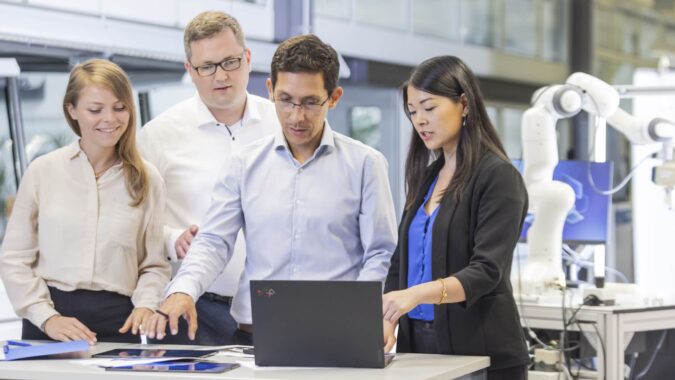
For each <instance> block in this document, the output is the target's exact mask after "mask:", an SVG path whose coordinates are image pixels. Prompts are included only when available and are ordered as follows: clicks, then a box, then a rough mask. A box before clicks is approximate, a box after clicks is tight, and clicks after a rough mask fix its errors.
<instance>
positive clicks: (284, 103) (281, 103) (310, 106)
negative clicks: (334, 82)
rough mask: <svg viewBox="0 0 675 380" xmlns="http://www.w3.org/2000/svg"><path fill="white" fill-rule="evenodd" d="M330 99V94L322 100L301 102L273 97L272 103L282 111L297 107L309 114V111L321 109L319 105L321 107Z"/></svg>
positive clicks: (314, 111) (288, 111) (315, 111)
mask: <svg viewBox="0 0 675 380" xmlns="http://www.w3.org/2000/svg"><path fill="white" fill-rule="evenodd" d="M328 99H330V95H328V97H327V98H326V100H324V101H323V102H318V101H315V100H307V101H304V102H302V103H299V104H298V103H293V102H291V101H290V100H286V99H274V103H276V104H277V106H278V107H279V109H280V110H281V111H283V112H287V113H291V112H293V108H295V107H298V108H300V109H302V110H303V111H305V113H308V114H311V113H317V112H319V111H320V110H321V107H323V105H324V104H326V102H327V101H328Z"/></svg>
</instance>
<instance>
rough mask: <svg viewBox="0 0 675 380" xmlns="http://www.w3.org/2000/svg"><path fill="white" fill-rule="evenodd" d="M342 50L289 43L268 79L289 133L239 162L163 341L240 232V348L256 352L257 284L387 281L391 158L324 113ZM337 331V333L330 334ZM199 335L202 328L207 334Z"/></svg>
mask: <svg viewBox="0 0 675 380" xmlns="http://www.w3.org/2000/svg"><path fill="white" fill-rule="evenodd" d="M338 72H339V62H338V57H337V53H336V52H335V50H334V49H333V48H332V47H330V45H327V44H325V43H323V42H322V41H321V40H319V39H318V38H317V37H315V36H313V35H305V36H297V37H293V38H291V39H289V40H286V41H284V42H283V43H281V44H280V45H279V47H278V49H277V51H276V53H275V54H274V57H273V59H272V72H271V78H270V79H268V80H267V88H268V91H269V93H270V97H271V98H272V99H274V103H275V106H276V112H277V115H278V117H279V122H280V123H281V127H282V128H281V130H280V131H278V132H277V133H276V134H275V135H274V136H270V137H266V138H264V139H261V140H259V141H257V142H255V143H253V144H251V145H249V146H247V147H246V148H244V149H242V150H240V151H238V152H236V153H235V154H234V155H233V158H232V161H231V165H229V166H228V167H227V168H225V169H224V171H223V174H222V175H221V177H220V179H219V181H218V183H217V184H216V187H215V188H214V193H213V203H212V205H211V208H210V209H209V211H208V212H207V214H206V218H205V219H204V223H203V225H202V227H201V229H200V233H199V235H198V236H197V237H196V238H195V240H194V241H193V242H192V245H191V246H190V251H189V254H188V255H187V257H186V259H185V261H184V262H183V265H182V266H181V268H180V271H179V272H178V274H177V275H176V277H175V278H174V280H173V281H172V282H171V284H170V285H169V286H168V288H167V294H169V297H168V298H166V300H165V301H164V303H163V304H162V306H161V307H160V309H159V313H158V314H156V315H155V317H154V318H153V320H152V322H151V323H150V324H149V326H148V331H150V332H149V335H150V336H153V335H157V336H158V337H161V336H162V335H163V334H165V329H166V324H167V322H168V323H169V326H170V330H171V332H170V333H171V334H175V333H176V332H178V325H177V320H178V319H179V317H180V316H182V315H186V316H187V319H188V326H189V332H188V335H189V336H194V335H195V331H199V330H198V329H197V323H195V322H196V319H197V313H198V311H196V310H195V307H194V300H195V299H197V297H198V296H199V294H200V293H201V292H202V291H204V289H205V288H206V287H207V286H208V284H209V283H210V281H211V280H212V279H213V278H215V277H216V276H217V274H218V273H219V272H220V270H222V268H223V267H225V266H226V265H227V264H228V262H229V260H230V259H231V257H232V249H231V248H230V247H231V246H232V243H233V242H234V239H235V237H236V235H237V232H238V231H239V229H240V228H243V229H244V230H245V236H246V243H247V247H246V265H245V269H244V274H243V276H242V278H241V281H240V282H239V288H238V290H237V294H236V296H235V297H234V303H233V305H232V315H233V316H234V317H235V319H236V320H237V322H239V326H238V330H237V333H236V335H235V342H236V343H238V344H252V343H253V335H252V334H253V331H254V326H252V325H251V323H252V316H251V305H250V302H251V299H250V288H249V280H251V279H255V280H260V279H276V280H363V281H367V280H370V281H373V280H374V281H383V280H384V278H385V277H386V275H387V270H388V268H389V262H390V258H391V255H392V253H393V251H394V249H395V247H396V218H395V213H394V204H393V200H392V196H391V191H390V188H389V180H388V178H387V162H386V160H385V158H384V156H383V155H382V154H381V153H380V152H378V151H376V150H374V149H372V148H370V147H368V146H366V145H364V144H362V143H360V142H358V141H356V140H353V139H351V138H349V137H346V136H343V135H341V134H339V133H336V132H333V131H332V129H331V128H330V126H329V125H328V122H327V121H326V115H327V113H328V110H329V109H332V108H335V106H336V105H337V104H338V101H339V100H340V97H341V96H342V92H343V90H342V88H341V87H339V86H338ZM326 327H327V328H330V326H326ZM199 328H200V329H201V325H200V326H199Z"/></svg>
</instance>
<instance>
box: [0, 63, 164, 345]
mask: <svg viewBox="0 0 675 380" xmlns="http://www.w3.org/2000/svg"><path fill="white" fill-rule="evenodd" d="M63 109H64V114H65V117H66V120H67V121H68V124H69V125H70V127H71V128H72V130H73V131H74V132H75V133H76V134H77V136H79V139H78V141H76V142H74V143H73V144H71V145H69V146H67V147H64V148H61V149H57V150H55V151H53V152H51V153H49V154H46V155H44V156H42V157H39V158H37V159H36V160H35V161H33V162H32V163H31V165H30V166H29V168H28V170H27V172H26V174H25V176H24V177H23V179H22V181H21V185H20V187H19V191H18V194H17V198H16V203H15V205H14V209H13V212H12V215H11V217H10V219H9V223H8V226H7V231H6V234H5V240H4V242H3V245H2V250H1V252H0V274H1V276H2V280H3V282H4V284H5V287H6V289H7V293H8V295H9V299H10V301H11V302H12V305H13V307H14V310H15V311H16V313H17V315H19V316H20V317H21V318H23V331H22V338H23V339H53V340H60V341H69V340H79V339H84V340H87V341H88V342H89V343H90V344H94V343H95V342H96V341H111V342H139V341H140V336H139V335H137V334H138V333H139V332H142V326H143V325H144V323H145V322H146V321H147V320H148V318H149V317H150V316H151V315H152V314H153V310H154V309H155V308H156V307H157V304H158V302H159V301H160V297H161V292H162V290H163V288H164V286H165V285H166V283H167V282H168V280H169V276H170V266H169V263H168V261H167V260H166V258H165V257H164V255H163V253H162V240H163V236H162V225H163V207H164V188H163V183H162V180H161V178H160V177H159V174H158V173H157V171H156V170H155V169H154V168H153V167H152V166H151V165H148V164H146V163H144V161H143V160H142V159H141V158H140V155H139V153H138V151H137V149H136V140H135V139H136V137H135V136H136V130H135V125H136V120H135V115H136V112H135V109H134V101H133V96H132V91H131V83H130V82H129V79H128V77H127V76H126V74H125V73H124V71H122V69H121V68H120V67H119V66H117V65H115V64H114V63H112V62H109V61H106V60H98V59H97V60H89V61H87V62H85V63H83V64H79V65H77V66H75V67H74V68H73V70H72V71H71V73H70V79H69V81H68V87H67V88H66V94H65V97H64V99H63Z"/></svg>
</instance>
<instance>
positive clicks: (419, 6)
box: [412, 0, 461, 40]
mask: <svg viewBox="0 0 675 380" xmlns="http://www.w3.org/2000/svg"><path fill="white" fill-rule="evenodd" d="M412 6H413V9H412V12H413V31H414V32H415V33H417V34H424V35H428V36H434V37H441V38H447V39H450V40H458V39H459V36H460V23H461V18H460V15H461V12H460V0H424V1H413V2H412Z"/></svg>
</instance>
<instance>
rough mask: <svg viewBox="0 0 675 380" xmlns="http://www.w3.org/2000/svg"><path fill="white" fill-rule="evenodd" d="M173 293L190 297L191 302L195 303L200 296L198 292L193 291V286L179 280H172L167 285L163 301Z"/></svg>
mask: <svg viewBox="0 0 675 380" xmlns="http://www.w3.org/2000/svg"><path fill="white" fill-rule="evenodd" d="M174 293H185V294H187V295H189V296H190V297H192V300H193V301H195V303H197V300H198V299H199V297H200V296H201V294H198V293H199V291H198V290H197V289H195V287H194V286H192V285H191V284H190V283H188V282H186V281H180V280H178V281H175V280H174V281H171V282H170V283H169V285H168V286H167V288H166V292H165V296H166V297H165V299H166V298H168V297H169V296H170V295H172V294H174Z"/></svg>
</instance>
